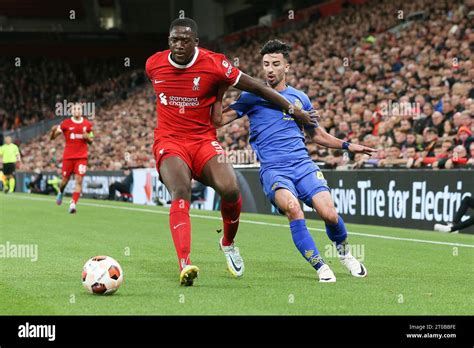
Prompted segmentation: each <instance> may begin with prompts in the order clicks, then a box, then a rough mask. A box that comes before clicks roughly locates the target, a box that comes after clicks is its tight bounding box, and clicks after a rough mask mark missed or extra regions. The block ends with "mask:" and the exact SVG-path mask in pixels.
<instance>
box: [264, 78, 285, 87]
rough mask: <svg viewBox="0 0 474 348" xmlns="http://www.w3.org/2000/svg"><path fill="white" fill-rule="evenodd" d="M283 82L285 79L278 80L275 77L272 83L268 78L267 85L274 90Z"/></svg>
mask: <svg viewBox="0 0 474 348" xmlns="http://www.w3.org/2000/svg"><path fill="white" fill-rule="evenodd" d="M282 80H283V77H280V78H277V77H276V76H275V78H274V80H273V81H271V80H269V79H268V78H267V85H269V86H270V87H272V88H275V87H276V86H278V85H279V84H280V82H281V81H282Z"/></svg>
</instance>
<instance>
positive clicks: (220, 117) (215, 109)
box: [211, 85, 238, 128]
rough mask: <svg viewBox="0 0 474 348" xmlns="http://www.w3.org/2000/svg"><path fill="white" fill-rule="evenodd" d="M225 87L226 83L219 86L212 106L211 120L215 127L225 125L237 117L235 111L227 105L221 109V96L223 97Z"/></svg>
mask: <svg viewBox="0 0 474 348" xmlns="http://www.w3.org/2000/svg"><path fill="white" fill-rule="evenodd" d="M227 88H228V86H226V85H222V86H220V87H219V90H218V92H217V99H216V102H215V103H214V105H213V106H212V114H211V120H212V124H213V125H214V127H216V128H220V127H222V126H225V125H226V124H228V123H231V122H232V121H234V120H235V119H237V117H238V114H237V112H236V111H235V110H232V109H231V108H229V107H227V108H225V110H222V98H223V97H224V94H225V91H226V90H227Z"/></svg>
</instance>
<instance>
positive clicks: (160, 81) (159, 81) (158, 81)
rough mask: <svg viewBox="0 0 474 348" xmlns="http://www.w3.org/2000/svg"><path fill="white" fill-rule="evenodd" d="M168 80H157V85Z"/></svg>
mask: <svg viewBox="0 0 474 348" xmlns="http://www.w3.org/2000/svg"><path fill="white" fill-rule="evenodd" d="M165 81H166V80H155V83H157V84H158V83H162V82H165Z"/></svg>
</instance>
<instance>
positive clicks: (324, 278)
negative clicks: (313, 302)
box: [318, 264, 336, 283]
mask: <svg viewBox="0 0 474 348" xmlns="http://www.w3.org/2000/svg"><path fill="white" fill-rule="evenodd" d="M318 276H319V282H320V283H335V282H336V276H335V275H334V273H333V272H332V270H331V268H329V266H328V265H327V264H324V265H322V266H321V267H320V268H319V269H318Z"/></svg>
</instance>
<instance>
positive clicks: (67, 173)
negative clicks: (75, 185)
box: [56, 159, 74, 205]
mask: <svg viewBox="0 0 474 348" xmlns="http://www.w3.org/2000/svg"><path fill="white" fill-rule="evenodd" d="M73 171H74V163H73V161H72V160H67V159H65V160H63V165H62V179H61V183H60V184H59V192H58V194H57V195H56V204H57V205H61V204H62V203H63V195H64V190H65V189H66V186H67V183H68V182H69V179H70V177H71V175H72V173H73Z"/></svg>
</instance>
